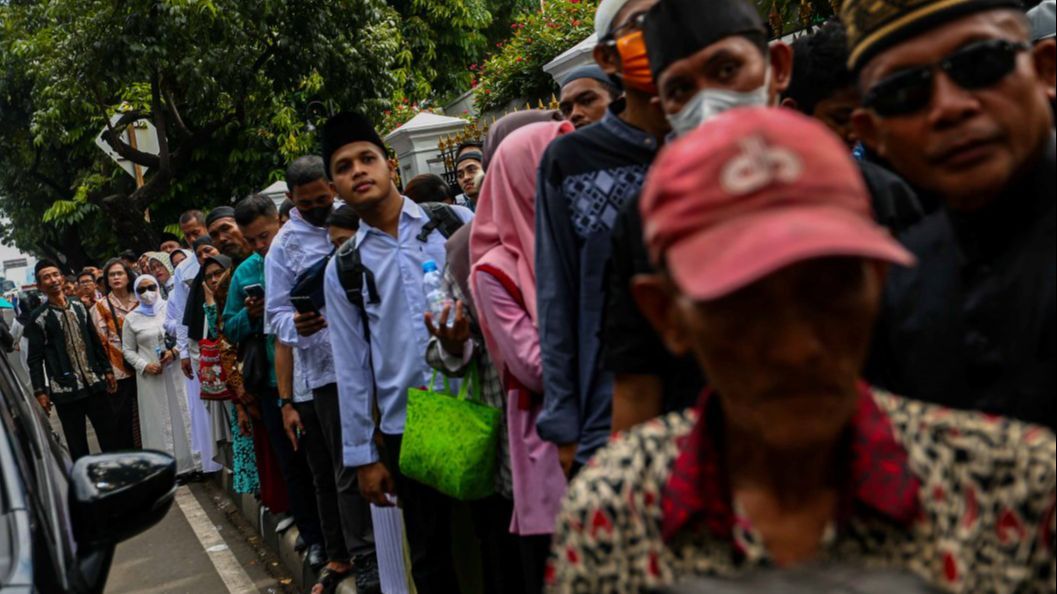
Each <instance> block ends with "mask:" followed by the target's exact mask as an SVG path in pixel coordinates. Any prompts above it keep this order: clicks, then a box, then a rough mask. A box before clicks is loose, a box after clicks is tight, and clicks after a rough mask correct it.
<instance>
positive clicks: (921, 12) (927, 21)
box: [840, 0, 1023, 72]
mask: <svg viewBox="0 0 1057 594" xmlns="http://www.w3.org/2000/svg"><path fill="white" fill-rule="evenodd" d="M996 8H1013V9H1022V8H1023V5H1022V4H1021V2H1019V1H1018V0H844V3H843V5H841V8H840V20H841V21H842V22H843V23H844V29H845V31H846V35H847V36H848V68H849V69H851V70H852V71H853V72H857V71H859V70H860V69H861V68H862V67H863V66H864V65H865V64H866V63H867V62H868V61H870V59H871V58H873V57H874V56H876V55H877V54H879V53H881V52H882V51H884V50H886V49H888V48H890V47H892V46H893V45H895V44H897V43H900V42H902V41H905V40H907V39H910V38H911V37H914V36H916V35H919V34H921V33H923V32H925V31H928V30H929V29H932V28H935V27H937V26H939V25H942V24H943V23H946V22H949V21H951V20H954V19H956V18H958V17H962V16H965V15H967V14H972V13H974V12H980V11H984V10H992V9H996Z"/></svg>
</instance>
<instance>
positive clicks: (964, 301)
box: [867, 134, 1057, 428]
mask: <svg viewBox="0 0 1057 594" xmlns="http://www.w3.org/2000/svg"><path fill="white" fill-rule="evenodd" d="M1047 142H1048V144H1047V147H1046V150H1045V154H1044V156H1043V158H1042V159H1041V160H1040V162H1039V163H1038V164H1037V165H1036V166H1035V168H1034V170H1033V171H1032V172H1031V173H1029V174H1028V175H1027V176H1025V177H1024V178H1023V180H1022V181H1021V182H1020V183H1018V184H1016V185H1015V186H1013V187H1011V188H1010V189H1008V190H1007V191H1006V192H1004V193H1003V194H1002V195H1001V196H999V197H998V198H997V199H996V200H995V201H994V202H993V203H992V204H990V205H988V206H987V207H986V208H984V209H982V210H981V211H978V212H973V213H955V212H952V211H949V210H948V209H946V208H942V207H941V208H940V209H939V210H937V211H936V212H934V213H932V214H930V215H929V216H927V217H926V218H925V219H923V220H922V221H921V223H919V224H918V225H917V226H915V227H913V228H912V229H910V230H909V231H907V232H906V233H904V234H903V235H902V236H901V237H900V241H902V242H903V244H904V245H905V246H906V247H907V248H908V249H909V250H910V251H911V252H913V253H914V255H915V256H916V257H917V259H918V264H917V266H916V267H913V268H893V269H892V271H891V272H890V274H889V279H888V285H887V287H886V289H885V295H884V303H883V307H882V312H881V317H880V318H879V320H878V325H877V329H876V332H875V337H874V338H875V340H874V348H873V352H872V353H871V357H870V362H869V365H868V369H867V377H868V379H870V380H871V381H872V382H874V383H875V384H877V385H879V386H881V387H884V388H887V389H889V390H891V391H893V392H896V393H898V394H901V395H903V396H908V397H911V398H917V399H920V400H926V401H929V402H936V403H939V404H943V405H947V406H952V407H956V408H967V409H976V410H981V411H984V412H990V413H995V414H1001V415H1005V416H1010V417H1014V418H1018V419H1022V420H1025V421H1029V422H1034V423H1040V424H1044V425H1048V426H1049V427H1051V428H1053V427H1054V421H1055V418H1054V399H1055V398H1057V386H1055V376H1057V355H1055V353H1057V340H1055V337H1057V331H1055V309H1057V299H1055V292H1057V291H1055V285H1057V282H1055V279H1057V243H1055V241H1057V240H1055V230H1057V225H1055V210H1057V209H1055V201H1057V198H1055V193H1057V189H1055V187H1054V175H1055V171H1054V170H1055V169H1057V166H1055V149H1054V136H1053V135H1052V134H1051V135H1050V138H1049V140H1048V141H1047Z"/></svg>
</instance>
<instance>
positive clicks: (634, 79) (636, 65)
mask: <svg viewBox="0 0 1057 594" xmlns="http://www.w3.org/2000/svg"><path fill="white" fill-rule="evenodd" d="M617 53H618V54H620V62H621V64H622V65H623V72H622V73H621V75H622V77H623V79H624V86H626V87H628V88H631V89H635V90H636V91H642V92H643V93H649V94H650V95H656V94H657V85H655V84H654V83H653V73H652V72H651V71H650V58H649V56H648V55H647V54H646V38H645V37H644V36H643V34H642V31H635V32H634V33H628V34H627V35H625V36H623V37H620V38H619V39H617Z"/></svg>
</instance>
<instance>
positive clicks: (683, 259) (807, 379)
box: [547, 108, 1057, 592]
mask: <svg viewBox="0 0 1057 594" xmlns="http://www.w3.org/2000/svg"><path fill="white" fill-rule="evenodd" d="M640 210H641V213H642V217H643V223H644V232H645V239H646V245H647V248H648V250H649V254H650V259H651V260H652V261H653V263H654V264H656V265H657V266H658V268H659V269H660V270H661V271H662V274H661V275H660V278H658V279H649V280H644V281H642V282H639V283H638V284H636V286H635V292H636V298H637V299H638V301H639V303H640V306H641V307H642V309H643V311H644V313H645V314H646V315H647V317H648V318H649V319H650V321H651V323H652V324H653V325H654V326H655V327H656V328H657V330H658V332H659V334H660V335H661V336H662V337H663V339H664V341H665V343H666V345H667V347H668V348H669V349H670V350H671V351H673V352H674V353H688V352H689V353H692V354H693V355H694V356H695V358H696V359H697V361H698V363H699V365H700V366H701V368H702V369H703V370H704V371H705V372H706V373H707V375H708V377H709V380H710V385H711V388H710V389H709V390H708V391H706V392H705V393H704V394H703V395H702V397H701V399H700V401H699V402H698V404H697V406H696V407H695V408H693V409H690V410H688V411H685V412H681V413H672V414H670V415H668V416H665V417H661V418H659V419H657V420H655V421H651V422H649V423H645V424H643V425H640V426H638V427H636V428H634V429H632V430H631V431H629V432H628V433H626V434H624V435H622V436H620V437H618V438H617V439H616V440H614V441H613V442H612V443H611V444H610V445H609V446H607V447H606V448H605V449H603V450H601V451H599V453H598V454H597V455H596V457H595V458H594V460H593V461H592V463H591V464H589V465H588V466H587V467H586V468H585V469H584V470H583V471H581V473H580V475H579V476H578V477H577V479H576V480H575V481H574V482H573V483H572V484H571V485H570V487H569V491H568V494H567V495H566V500H565V502H564V506H563V511H562V513H561V514H560V515H559V518H558V523H557V530H556V532H555V541H554V549H553V552H552V557H551V564H550V565H549V567H548V572H547V579H548V583H549V584H550V588H551V591H553V592H574V591H575V592H639V591H644V590H647V589H650V588H656V587H659V586H665V585H669V584H675V583H679V582H680V581H682V580H685V579H687V578H693V577H697V578H700V577H703V576H704V577H709V578H712V579H715V578H717V577H721V578H724V579H739V578H742V579H754V578H756V577H758V575H757V574H758V573H762V572H765V568H775V567H777V568H779V571H778V573H779V574H781V572H782V570H784V569H786V568H791V567H793V566H802V565H805V564H808V563H811V564H812V567H815V568H818V567H821V568H823V569H821V570H819V571H818V572H817V573H818V575H816V576H814V578H815V580H816V581H813V582H810V583H811V584H814V585H815V586H818V585H820V583H821V582H822V581H826V580H827V579H828V578H829V577H830V576H831V575H836V573H839V572H841V571H843V572H844V574H843V575H846V574H847V570H848V568H853V569H854V570H855V572H853V574H854V575H859V574H858V570H860V569H861V570H862V574H863V575H868V574H870V573H871V572H870V571H869V569H870V568H876V567H884V568H885V570H886V576H888V574H892V573H894V575H895V576H896V577H895V578H891V577H886V578H885V579H886V580H889V581H887V582H886V584H885V585H887V586H888V587H889V588H888V591H893V590H892V588H891V587H892V586H893V584H894V583H896V582H894V581H890V580H892V579H895V580H896V581H897V582H898V583H900V584H905V583H906V582H907V581H908V580H909V582H910V583H911V584H913V585H914V587H940V588H942V589H944V590H951V591H959V592H979V591H1015V590H1041V589H1045V588H1052V587H1053V583H1054V575H1055V561H1054V551H1053V545H1054V537H1053V534H1054V532H1053V527H1054V515H1053V514H1054V511H1053V510H1054V486H1055V480H1057V469H1055V462H1057V454H1055V441H1054V436H1053V434H1052V433H1050V432H1048V431H1045V430H1043V429H1040V428H1036V427H1031V426H1029V425H1025V424H1021V423H1019V422H1016V421H1006V420H999V419H993V418H985V417H984V416H982V415H980V414H979V413H974V412H962V411H950V410H945V409H942V408H939V407H935V406H933V405H928V404H924V403H920V402H914V401H909V400H904V399H902V398H899V397H896V396H893V395H891V394H888V393H884V392H880V391H877V390H874V389H872V388H870V387H869V386H868V385H866V384H865V383H864V382H862V381H861V380H860V378H859V373H860V369H861V367H862V364H863V361H864V359H865V357H866V351H867V348H868V345H869V342H870V331H871V328H872V325H873V321H874V317H875V315H876V312H877V309H878V306H879V302H880V297H881V289H882V282H883V279H884V275H885V269H886V267H887V266H889V265H897V266H909V265H912V264H913V257H912V256H911V255H910V254H909V253H908V252H907V251H906V250H905V249H904V248H903V247H902V246H900V245H899V244H898V243H897V242H896V241H894V240H893V239H892V238H891V236H890V235H889V234H888V232H887V231H886V230H885V229H884V228H882V227H881V226H879V225H878V224H877V223H876V222H874V220H873V218H872V216H871V213H870V200H869V196H868V193H867V191H866V188H865V186H864V185H863V182H862V178H861V176H860V175H859V174H858V171H857V169H856V168H855V165H854V164H853V162H852V160H851V157H850V156H849V155H848V152H847V148H846V147H845V146H844V145H843V144H842V142H841V141H840V140H839V139H838V138H837V137H836V136H834V135H833V134H832V133H831V132H829V131H828V130H827V129H826V128H825V127H824V126H823V125H822V124H820V123H818V122H817V121H814V120H811V119H809V118H807V117H805V116H803V115H800V114H797V113H794V112H792V111H791V110H775V109H762V108H739V109H734V110H731V111H729V112H726V113H724V114H722V115H719V116H717V117H716V118H715V119H714V120H712V121H710V123H709V125H708V126H706V127H704V128H702V129H699V130H695V131H692V132H690V133H689V134H687V135H686V136H684V137H682V138H681V139H680V140H678V141H676V142H675V143H673V144H671V145H669V146H668V147H667V148H666V149H664V151H662V153H661V154H660V156H659V157H658V160H657V162H656V163H655V165H654V167H653V169H651V171H650V173H649V176H648V177H647V181H646V185H645V188H644V191H643V196H642V201H641V203H640ZM967 502H968V503H967ZM834 562H836V563H839V565H840V567H839V568H833V570H832V571H833V573H828V572H827V570H826V569H825V568H826V567H827V566H828V564H830V563H834ZM830 567H831V566H830ZM785 575H792V574H782V576H785ZM780 577H781V576H780ZM875 583H876V582H875ZM831 585H832V584H831ZM728 586H729V584H728ZM897 589H898V591H907V589H906V588H897ZM722 591H741V590H736V589H730V588H729V587H728V589H724V590H722ZM803 591H808V590H803ZM863 591H870V590H863ZM873 591H886V590H885V589H884V588H883V587H882V589H880V590H877V589H875V590H873ZM910 591H913V590H910Z"/></svg>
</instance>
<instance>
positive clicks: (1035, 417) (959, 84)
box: [841, 0, 1057, 428]
mask: <svg viewBox="0 0 1057 594" xmlns="http://www.w3.org/2000/svg"><path fill="white" fill-rule="evenodd" d="M1018 6H1019V3H1016V2H1013V1H1012V0H960V1H955V2H951V0H910V1H909V2H906V3H900V4H895V3H881V2H872V1H871V0H848V1H847V2H846V3H845V4H844V6H843V8H842V10H841V18H842V20H843V21H844V24H845V27H846V28H847V31H848V42H849V43H848V45H849V50H850V58H849V67H851V68H852V69H853V70H854V71H856V72H857V73H858V79H859V85H860V89H861V90H862V91H863V105H862V107H861V108H860V109H858V110H856V112H855V113H854V115H853V116H852V119H853V125H854V126H855V129H856V132H857V134H858V136H859V138H861V139H862V141H863V142H864V143H865V144H866V145H867V146H868V147H869V148H870V149H872V150H873V151H875V152H876V153H877V154H878V155H880V156H881V157H882V158H883V159H885V160H886V161H887V162H888V163H890V164H891V166H892V167H893V168H894V169H895V170H896V172H897V173H899V174H900V175H902V176H903V177H904V178H905V179H906V180H907V181H908V182H910V183H911V184H912V185H914V186H915V187H916V189H917V190H918V191H919V192H920V193H922V194H924V195H926V196H931V197H934V198H935V199H937V200H938V201H939V202H940V203H941V207H940V208H939V210H938V211H936V212H934V213H932V214H931V215H929V216H928V217H926V218H925V219H924V220H922V221H921V223H920V224H918V225H917V226H916V227H914V228H912V229H910V230H909V231H907V232H906V233H904V234H903V235H902V236H901V240H902V241H903V243H904V244H905V245H906V246H907V247H908V248H910V249H911V251H912V252H914V255H915V256H916V257H917V260H918V266H917V267H916V268H914V269H894V270H893V271H892V273H891V274H890V277H889V280H888V287H887V289H886V295H885V303H884V308H883V310H882V314H881V318H880V322H879V324H878V327H877V331H876V336H875V345H874V352H873V355H872V357H871V362H870V368H869V370H868V373H867V375H868V376H869V378H870V379H871V380H873V381H874V382H875V383H878V384H879V385H882V386H884V387H886V388H889V389H891V390H893V391H896V392H898V393H900V394H903V395H906V396H910V397H913V398H918V399H922V400H928V401H933V402H939V403H941V404H946V405H950V406H954V407H958V408H973V409H979V410H983V411H986V412H991V413H996V414H1002V415H1007V416H1012V417H1017V418H1021V419H1024V420H1028V421H1031V422H1035V423H1042V424H1046V425H1049V426H1050V427H1051V428H1052V427H1054V423H1055V421H1057V415H1055V414H1054V412H1055V411H1054V398H1053V395H1054V392H1055V391H1057V385H1055V379H1054V378H1055V377H1057V329H1055V317H1054V311H1055V309H1057V302H1055V294H1057V282H1055V278H1057V245H1055V243H1054V233H1055V223H1054V221H1055V193H1057V190H1055V187H1054V174H1055V171H1054V170H1055V168H1057V167H1055V148H1054V135H1053V130H1052V125H1053V120H1052V114H1051V112H1050V105H1049V104H1050V101H1052V100H1053V97H1054V92H1055V91H1054V63H1055V55H1057V49H1055V48H1057V45H1055V42H1054V40H1052V39H1051V40H1049V41H1044V42H1041V43H1039V44H1037V45H1035V46H1034V47H1032V46H1030V45H1029V44H1028V43H1027V42H1028V25H1027V21H1026V19H1025V18H1024V15H1023V13H1021V12H1020V11H1019V10H1017V7H1018Z"/></svg>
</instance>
